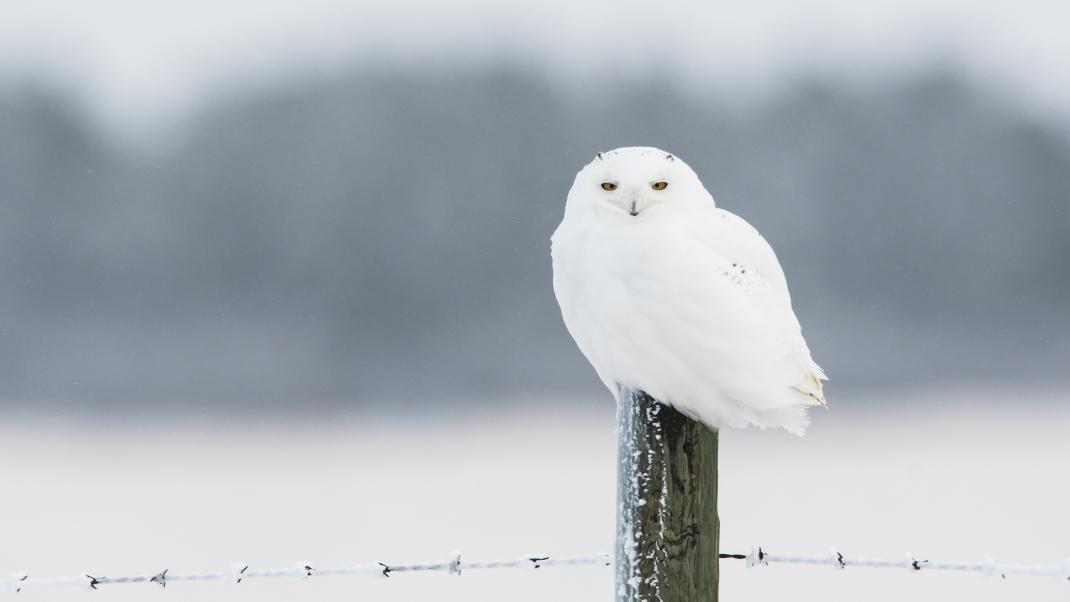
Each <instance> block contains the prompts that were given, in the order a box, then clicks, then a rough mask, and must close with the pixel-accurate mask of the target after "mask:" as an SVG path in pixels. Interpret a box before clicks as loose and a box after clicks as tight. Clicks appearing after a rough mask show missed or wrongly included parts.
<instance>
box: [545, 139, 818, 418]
mask: <svg viewBox="0 0 1070 602" xmlns="http://www.w3.org/2000/svg"><path fill="white" fill-rule="evenodd" d="M552 255H553V269H554V292H555V294H556V295H557V301H558V304H559V305H560V306H561V314H562V316H563V318H564V320H565V326H566V327H567V328H568V331H569V333H570V334H572V337H573V338H574V339H575V340H576V344H577V345H578V346H579V348H580V351H582V352H583V354H584V355H585V356H586V357H587V359H588V360H589V361H590V362H591V365H592V366H594V369H595V371H596V372H598V376H599V377H600V378H601V379H602V382H603V383H605V385H606V387H608V388H609V389H610V391H611V392H613V394H614V395H616V394H617V393H618V391H619V390H620V389H621V388H628V389H633V390H641V391H644V392H646V393H647V394H649V395H651V396H652V397H654V398H655V399H658V400H659V401H662V402H665V403H667V404H669V405H671V406H673V407H675V408H676V409H677V410H680V411H681V412H683V413H684V414H687V415H688V416H691V417H692V418H695V419H697V420H700V421H701V422H703V423H704V424H706V425H707V426H709V427H711V428H714V429H717V428H721V427H722V426H730V427H744V426H748V425H756V426H759V427H762V428H765V427H783V428H785V429H787V430H788V431H791V432H793V433H796V434H802V433H803V432H804V430H805V428H806V425H807V424H808V421H809V420H808V417H807V413H806V411H807V408H808V407H809V406H814V405H825V397H824V394H823V392H822V381H823V380H826V378H825V374H824V372H823V371H822V370H821V368H820V367H819V366H818V365H817V364H816V363H815V362H814V360H813V359H812V358H811V356H810V349H809V347H807V345H806V341H805V340H804V339H803V336H802V331H801V328H800V326H799V321H798V320H797V319H796V317H795V313H794V311H793V310H792V307H791V297H790V295H789V294H788V287H787V282H786V281H785V279H784V272H783V270H782V269H781V267H780V263H779V262H778V261H777V258H776V255H775V254H774V253H773V250H772V248H771V247H770V246H769V244H768V243H767V242H766V241H765V239H764V238H762V236H761V235H760V234H758V231H757V230H755V229H754V228H753V227H751V226H750V224H748V223H747V222H746V221H744V220H743V219H742V218H740V217H738V216H736V215H734V214H732V213H729V212H728V211H725V210H723V209H719V208H717V207H716V206H715V204H714V201H713V197H711V196H710V194H709V193H708V192H707V191H706V189H705V188H704V187H703V185H702V182H700V181H699V179H698V176H696V175H695V172H693V171H692V170H691V168H690V167H688V166H687V164H686V163H684V162H683V161H681V160H680V159H679V158H677V157H675V156H673V155H671V154H669V153H666V152H664V151H661V150H658V149H655V148H620V149H617V150H613V151H609V152H605V153H599V154H598V155H597V156H596V157H595V159H594V160H593V161H592V162H591V163H589V164H588V165H586V166H585V167H584V168H583V169H582V170H580V172H579V173H578V174H577V175H576V179H575V181H574V183H573V185H572V189H571V190H570V191H569V193H568V199H567V201H566V203H565V216H564V219H563V220H562V222H561V225H560V226H558V228H557V230H556V231H555V232H554V235H553V237H552Z"/></svg>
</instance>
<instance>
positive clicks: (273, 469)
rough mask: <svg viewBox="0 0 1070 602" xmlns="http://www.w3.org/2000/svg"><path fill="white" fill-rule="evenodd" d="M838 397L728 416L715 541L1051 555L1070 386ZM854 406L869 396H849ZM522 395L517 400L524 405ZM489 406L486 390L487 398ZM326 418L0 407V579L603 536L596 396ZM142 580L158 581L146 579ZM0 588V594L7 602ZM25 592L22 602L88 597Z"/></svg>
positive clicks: (436, 583)
mask: <svg viewBox="0 0 1070 602" xmlns="http://www.w3.org/2000/svg"><path fill="white" fill-rule="evenodd" d="M885 396H886V399H885V400H883V403H879V404H878V403H871V402H873V401H875V400H874V399H873V398H872V396H863V395H844V396H835V395H832V396H830V399H831V401H832V404H833V406H832V408H833V409H832V410H831V411H829V412H827V413H825V412H817V413H816V415H815V420H814V425H813V427H812V429H811V431H810V434H809V435H808V436H807V437H806V438H804V439H797V438H795V437H792V436H790V435H787V434H784V433H779V432H764V433H763V432H757V431H745V432H737V431H732V432H726V433H725V434H724V435H723V436H722V443H721V454H722V460H721V467H722V468H721V503H720V507H721V517H722V542H723V543H722V547H723V549H724V550H725V551H737V550H738V551H746V550H747V548H748V547H749V546H750V545H751V544H753V543H761V544H763V545H764V546H765V547H766V548H767V549H770V550H773V551H776V552H780V553H805V554H822V553H824V552H825V551H827V549H828V546H829V545H836V546H837V547H838V548H839V549H840V550H842V551H843V552H844V553H846V554H848V555H850V554H866V555H872V556H884V557H890V558H896V557H900V556H901V555H902V554H903V553H904V552H906V551H910V552H913V553H914V554H915V555H917V556H919V557H924V558H933V559H947V560H980V559H981V557H982V556H983V555H984V554H992V555H993V556H994V557H995V558H996V559H998V560H1005V561H1017V562H1026V563H1034V562H1035V563H1046V564H1055V563H1060V562H1062V561H1063V559H1065V558H1067V557H1070V468H1068V461H1070V437H1068V436H1067V434H1068V433H1070V404H1067V401H1068V400H1070V393H1062V394H1053V393H1046V394H1024V393H1012V392H1010V391H1005V392H989V393H987V394H984V395H962V394H952V393H949V392H946V391H929V392H917V393H911V394H909V395H904V397H905V398H904V399H902V400H892V399H891V398H890V396H887V395H885ZM863 402H865V403H863ZM534 406H535V404H529V407H534ZM492 407H493V406H487V408H492ZM544 408H545V409H544V411H542V412H535V411H515V410H503V411H495V410H493V409H483V410H474V409H473V410H466V411H464V412H461V413H459V414H457V415H454V416H452V417H443V416H436V417H426V418H422V419H415V420H413V419H411V418H410V419H407V420H404V421H403V420H400V419H398V420H390V419H385V418H365V419H359V418H356V417H354V418H351V419H347V420H336V421H331V422H329V423H322V424H319V423H315V422H310V421H302V422H300V423H298V424H294V423H285V422H281V421H280V422H267V423H264V422H259V421H256V423H255V424H249V423H248V422H243V421H242V420H238V419H234V420H229V421H224V420H220V421H218V422H215V423H214V424H213V425H212V426H208V427H206V426H204V425H194V424H186V425H183V426H174V427H168V426H166V425H164V424H155V425H153V424H149V425H143V426H138V427H131V426H111V427H109V426H108V425H107V422H106V421H103V420H102V421H99V422H82V423H79V422H78V421H74V420H72V419H69V418H67V419H64V420H61V421H59V422H56V421H53V420H45V419H44V418H43V417H38V418H32V417H31V418H26V417H23V418H17V419H10V418H9V419H5V420H4V421H3V422H2V423H0V575H4V576H6V574H7V573H9V572H11V571H15V570H25V571H27V572H29V573H30V574H31V575H32V576H40V577H43V576H52V575H67V574H78V573H80V572H85V571H90V572H93V573H94V574H98V575H108V574H115V573H119V572H155V571H159V570H162V569H164V568H169V569H170V570H171V571H173V572H194V571H202V570H203V571H208V570H223V569H225V568H226V567H227V566H228V565H229V564H230V563H232V562H233V561H235V560H242V561H244V562H247V563H249V564H250V565H252V566H254V567H275V566H287V565H290V564H292V563H293V562H294V561H296V560H307V561H310V562H311V563H313V564H314V565H321V566H328V565H330V566H338V565H343V564H350V563H352V564H356V563H364V562H368V561H376V560H382V561H384V562H401V561H416V560H432V559H438V558H442V557H444V556H445V555H446V554H447V553H448V552H449V550H450V549H452V548H458V549H460V550H462V551H464V553H465V557H467V558H472V559H474V558H492V557H495V558H496V557H513V556H519V555H523V554H527V553H531V552H538V553H545V554H549V555H571V554H586V553H590V552H599V551H608V550H610V549H611V543H612V542H611V541H610V538H611V537H612V534H613V496H614V458H613V455H614V434H613V425H614V421H613V416H612V408H611V407H610V404H609V402H608V400H607V402H606V404H605V405H604V406H603V408H602V409H601V410H597V411H592V410H583V411H570V410H568V409H567V408H568V405H567V404H562V403H554V404H551V405H548V406H544ZM722 574H723V581H722V584H723V585H722V591H723V593H724V597H725V599H726V600H773V599H789V598H790V599H815V600H816V599H821V600H825V601H833V600H851V601H855V600H867V601H880V600H889V601H890V600H896V601H900V600H912V601H925V600H949V599H951V600H955V599H963V600H965V599H969V600H977V601H982V600H1026V599H1028V600H1066V599H1067V596H1070V584H1068V583H1060V582H1059V581H1058V580H1055V579H1048V578H1033V577H1017V578H1008V579H1006V580H1001V579H999V578H986V577H981V576H978V575H973V574H969V575H958V574H933V573H930V574H926V573H924V572H923V573H920V574H910V573H908V572H907V571H906V570H904V571H902V572H900V571H893V570H881V571H877V570H872V569H855V570H848V571H835V570H833V569H831V568H824V567H809V568H807V567H799V568H797V567H786V566H770V567H765V568H761V569H751V570H747V569H745V568H744V567H743V566H742V563H740V562H738V561H731V562H729V561H725V562H724V563H723V573H722ZM611 580H612V577H611V572H610V570H609V569H608V568H605V567H576V568H553V569H548V570H541V571H530V570H525V571H520V570H498V571H484V572H476V571H470V572H466V573H465V574H463V575H462V576H461V577H455V576H449V575H445V574H440V573H433V574H408V575H396V576H393V577H391V578H390V579H383V578H381V577H323V578H320V579H312V580H309V581H300V580H289V579H286V580H250V581H247V582H245V583H242V584H241V585H237V586H230V585H224V584H217V583H175V584H172V585H171V586H169V587H168V588H167V590H166V592H160V591H156V590H155V589H153V588H150V586H148V585H119V586H113V587H109V588H108V589H107V590H102V591H100V592H96V593H95V594H93V595H94V596H95V597H96V598H101V599H105V598H106V599H108V600H116V601H123V600H139V601H140V600H144V599H146V597H147V596H152V597H157V596H166V598H167V599H168V600H205V599H213V600H214V599H218V600H257V601H269V600H293V599H301V600H339V599H354V600H358V599H359V600H377V601H390V600H430V599H435V600H465V601H474V600H516V601H522V600H609V599H611V591H612V587H611ZM153 587H154V586H153ZM3 595H4V594H3V593H0V596H3ZM84 595H86V594H85V593H84V592H81V591H76V590H36V591H26V592H23V593H21V594H19V596H20V599H23V600H49V601H62V600H73V599H79V600H80V599H82V596H84Z"/></svg>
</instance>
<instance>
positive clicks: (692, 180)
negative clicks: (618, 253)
mask: <svg viewBox="0 0 1070 602" xmlns="http://www.w3.org/2000/svg"><path fill="white" fill-rule="evenodd" d="M712 205H713V198H712V197H711V196H710V194H709V193H708V192H706V189H705V188H704V187H703V186H702V182H700V181H699V179H698V176H697V175H695V172H694V171H692V170H691V168H690V167H688V165H687V163H684V162H683V161H682V160H681V159H680V158H679V157H676V156H674V155H672V154H671V153H667V152H665V151H663V150H658V149H656V148H650V147H625V148H618V149H615V150H611V151H607V152H604V153H598V154H597V155H595V158H594V160H593V161H591V162H590V163H588V164H587V165H586V166H585V167H584V168H583V169H581V170H580V172H579V173H578V174H576V180H575V181H574V182H573V184H572V189H571V190H569V193H568V200H567V202H566V211H578V210H584V211H596V212H599V213H602V212H605V213H608V214H610V215H617V216H622V217H624V218H628V219H635V218H639V217H644V218H649V217H654V216H657V215H665V214H669V213H674V212H676V211H686V210H688V209H693V208H695V207H710V206H712Z"/></svg>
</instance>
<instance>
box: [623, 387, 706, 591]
mask: <svg viewBox="0 0 1070 602" xmlns="http://www.w3.org/2000/svg"><path fill="white" fill-rule="evenodd" d="M719 535H720V522H719V519H718V518H717V431H713V430H710V429H708V428H706V426H704V425H703V424H701V423H699V422H696V421H694V420H692V419H690V418H688V417H687V416H685V415H683V414H681V413H680V412H678V411H676V410H674V409H673V408H671V407H669V406H666V405H663V404H661V403H659V402H658V401H657V400H656V399H654V398H653V397H651V396H649V395H647V394H646V393H644V392H643V391H634V390H630V389H625V388H622V389H621V391H620V394H619V395H618V399H617V549H616V555H615V558H616V566H615V575H616V587H617V597H616V599H617V602H716V601H717V581H718V562H719V559H718V553H719V546H718V543H719V542H718V538H719Z"/></svg>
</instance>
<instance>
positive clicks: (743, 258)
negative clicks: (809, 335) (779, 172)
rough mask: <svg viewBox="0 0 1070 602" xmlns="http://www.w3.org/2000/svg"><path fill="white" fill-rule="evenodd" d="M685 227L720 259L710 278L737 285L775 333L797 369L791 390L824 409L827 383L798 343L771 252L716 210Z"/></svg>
mask: <svg viewBox="0 0 1070 602" xmlns="http://www.w3.org/2000/svg"><path fill="white" fill-rule="evenodd" d="M690 227H691V228H692V234H693V236H694V237H695V239H696V240H698V241H699V242H701V243H702V245H703V246H706V247H708V248H709V249H710V250H712V251H713V252H714V253H716V254H717V255H718V256H720V257H722V258H724V260H725V265H723V266H720V268H719V269H720V272H719V273H718V274H715V275H714V277H727V278H729V279H731V280H732V282H734V283H735V284H737V285H738V286H739V287H740V289H741V290H742V291H743V293H744V294H745V295H747V296H748V298H750V299H751V302H752V303H753V304H754V305H755V306H757V307H761V308H762V310H763V311H764V313H765V315H766V317H767V318H768V320H769V321H770V325H771V326H773V327H774V328H775V329H776V332H777V333H778V339H779V340H780V341H781V343H782V344H783V345H784V346H785V351H786V352H787V353H788V354H789V355H790V356H792V358H793V359H794V360H795V363H796V365H797V367H798V369H799V372H798V376H799V378H798V379H797V380H798V382H797V383H793V384H792V385H791V387H792V388H793V389H795V390H796V391H798V392H799V393H801V394H802V395H803V396H805V397H806V398H807V399H806V401H807V402H809V403H812V404H820V405H825V396H824V394H823V392H822V384H821V381H823V380H828V378H827V377H826V376H825V372H824V371H823V370H822V369H821V367H820V366H818V365H817V363H815V362H814V360H813V358H812V357H811V355H810V348H809V347H808V346H807V344H806V340H805V339H803V336H802V327H801V326H800V325H799V320H798V318H796V317H795V312H794V310H793V309H792V307H791V295H790V294H789V293H788V284H787V280H786V279H785V278H784V270H783V269H782V268H781V267H780V262H779V261H778V260H777V257H776V253H774V252H773V248H772V247H770V246H769V243H768V242H766V240H765V238H764V237H763V236H762V235H761V234H759V233H758V231H757V230H756V229H755V228H754V227H753V226H751V225H750V224H748V223H747V222H746V220H744V219H743V218H741V217H739V216H737V215H735V214H733V213H731V212H728V211H725V210H723V209H720V208H714V209H713V210H711V211H708V212H704V213H703V216H702V217H701V218H700V219H696V220H693V221H691V222H690Z"/></svg>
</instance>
